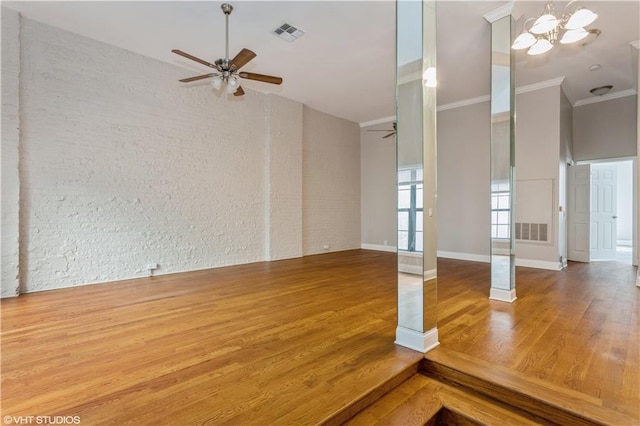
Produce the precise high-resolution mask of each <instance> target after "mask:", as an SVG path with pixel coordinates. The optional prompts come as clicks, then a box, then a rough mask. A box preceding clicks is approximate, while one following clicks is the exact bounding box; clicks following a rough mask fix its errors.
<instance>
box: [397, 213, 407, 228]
mask: <svg viewBox="0 0 640 426" xmlns="http://www.w3.org/2000/svg"><path fill="white" fill-rule="evenodd" d="M398 231H407V232H409V212H398Z"/></svg>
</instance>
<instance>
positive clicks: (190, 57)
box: [172, 49, 218, 69]
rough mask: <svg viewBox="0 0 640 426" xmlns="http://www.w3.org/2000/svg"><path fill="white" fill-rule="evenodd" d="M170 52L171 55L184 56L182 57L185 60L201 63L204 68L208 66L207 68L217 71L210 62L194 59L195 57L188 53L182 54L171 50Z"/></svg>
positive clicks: (176, 50)
mask: <svg viewBox="0 0 640 426" xmlns="http://www.w3.org/2000/svg"><path fill="white" fill-rule="evenodd" d="M172 52H173V53H175V54H176V55H180V56H184V57H185V58H187V59H191V60H192V61H196V62H199V63H201V64H202V65H206V66H208V67H211V68H215V69H218V67H216V66H215V65H213V64H212V63H211V62H207V61H205V60H202V59H200V58H196V57H195V56H193V55H189V54H188V53H186V52H183V51H182V50H178V49H173V50H172Z"/></svg>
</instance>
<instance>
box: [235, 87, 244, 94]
mask: <svg viewBox="0 0 640 426" xmlns="http://www.w3.org/2000/svg"><path fill="white" fill-rule="evenodd" d="M242 95H244V90H243V89H242V86H238V89H237V90H236V91H235V92H234V93H233V96H242Z"/></svg>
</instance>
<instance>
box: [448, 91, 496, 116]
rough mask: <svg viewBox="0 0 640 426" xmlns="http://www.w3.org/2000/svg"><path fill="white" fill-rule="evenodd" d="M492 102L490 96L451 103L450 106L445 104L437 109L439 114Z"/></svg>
mask: <svg viewBox="0 0 640 426" xmlns="http://www.w3.org/2000/svg"><path fill="white" fill-rule="evenodd" d="M490 100H491V96H490V95H484V96H478V97H477V98H470V99H463V100H461V101H456V102H451V103H450V104H444V105H440V106H438V108H437V109H436V110H437V111H438V112H440V111H447V110H449V109H456V108H462V107H466V106H469V105H475V104H481V103H483V102H489V101H490Z"/></svg>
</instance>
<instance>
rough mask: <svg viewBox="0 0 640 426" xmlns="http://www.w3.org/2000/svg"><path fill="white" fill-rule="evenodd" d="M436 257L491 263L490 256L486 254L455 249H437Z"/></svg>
mask: <svg viewBox="0 0 640 426" xmlns="http://www.w3.org/2000/svg"><path fill="white" fill-rule="evenodd" d="M438 257H442V258H445V259H456V260H467V261H470V262H482V263H491V256H489V255H486V254H475V253H460V252H457V251H442V250H438Z"/></svg>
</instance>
